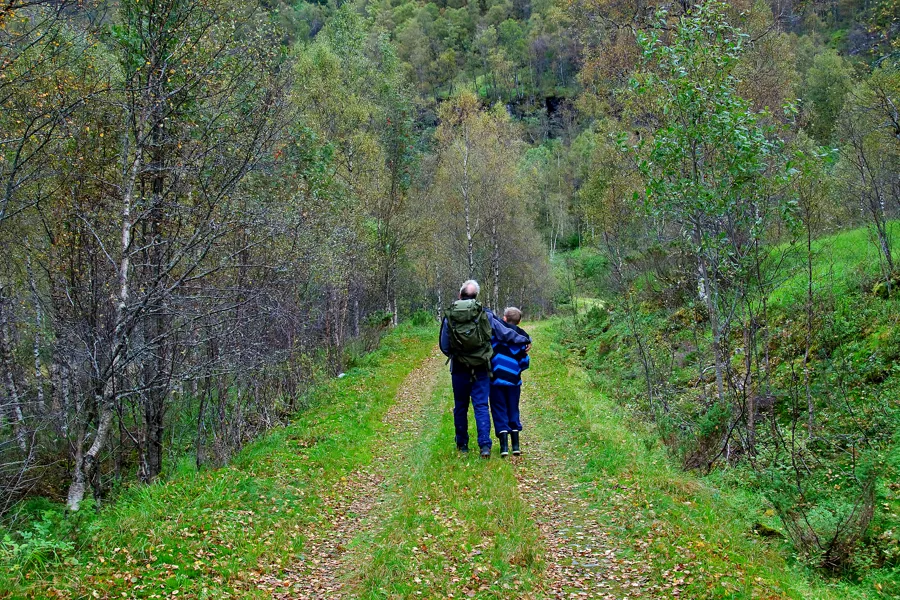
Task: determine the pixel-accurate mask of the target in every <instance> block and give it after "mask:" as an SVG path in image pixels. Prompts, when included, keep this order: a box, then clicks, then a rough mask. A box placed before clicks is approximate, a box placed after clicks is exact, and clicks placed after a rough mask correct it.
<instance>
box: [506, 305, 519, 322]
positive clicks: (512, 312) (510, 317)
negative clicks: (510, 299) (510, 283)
mask: <svg viewBox="0 0 900 600" xmlns="http://www.w3.org/2000/svg"><path fill="white" fill-rule="evenodd" d="M503 318H504V319H506V322H507V323H512V324H513V325H518V324H519V323H521V322H522V311H521V310H519V309H518V308H516V307H515V306H510V307H509V308H506V309H505V310H504V311H503Z"/></svg>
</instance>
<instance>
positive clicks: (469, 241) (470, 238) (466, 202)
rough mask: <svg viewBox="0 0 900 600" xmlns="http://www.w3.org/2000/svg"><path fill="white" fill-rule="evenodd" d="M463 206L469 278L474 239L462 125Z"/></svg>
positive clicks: (466, 139) (472, 270)
mask: <svg viewBox="0 0 900 600" xmlns="http://www.w3.org/2000/svg"><path fill="white" fill-rule="evenodd" d="M463 134H464V150H463V182H462V193H463V208H464V212H465V221H466V258H467V259H468V261H469V279H472V278H474V277H475V239H474V235H473V232H472V207H471V202H472V201H471V198H470V197H469V196H470V193H469V192H470V189H469V126H468V125H463Z"/></svg>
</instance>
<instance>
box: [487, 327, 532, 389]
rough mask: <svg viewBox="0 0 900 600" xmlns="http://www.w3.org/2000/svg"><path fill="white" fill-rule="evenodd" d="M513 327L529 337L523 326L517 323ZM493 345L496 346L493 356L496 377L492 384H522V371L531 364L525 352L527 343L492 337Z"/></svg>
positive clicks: (492, 361)
mask: <svg viewBox="0 0 900 600" xmlns="http://www.w3.org/2000/svg"><path fill="white" fill-rule="evenodd" d="M511 327H512V329H513V330H514V331H515V332H516V333H518V334H519V335H522V336H525V337H528V334H527V333H525V330H524V329H522V328H521V327H518V326H516V325H512V326H511ZM529 339H530V338H529ZM491 345H492V346H494V356H493V358H491V368H492V369H493V370H494V378H493V381H492V382H491V385H522V371H524V370H525V369H527V368H528V367H529V365H530V364H531V359H530V358H529V357H528V353H527V352H525V346H526V344H517V343H515V342H501V341H500V340H499V339H496V338H494V339H491Z"/></svg>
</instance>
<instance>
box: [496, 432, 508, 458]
mask: <svg viewBox="0 0 900 600" xmlns="http://www.w3.org/2000/svg"><path fill="white" fill-rule="evenodd" d="M508 437H509V434H508V433H507V432H505V431H501V432H500V433H498V434H497V438H498V439H499V440H500V458H506V457H507V456H509V443H508V439H507V438H508Z"/></svg>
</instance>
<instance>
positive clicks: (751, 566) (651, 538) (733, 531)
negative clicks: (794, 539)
mask: <svg viewBox="0 0 900 600" xmlns="http://www.w3.org/2000/svg"><path fill="white" fill-rule="evenodd" d="M533 334H534V338H535V345H534V349H533V351H532V356H533V363H534V368H533V370H532V371H530V372H529V374H528V379H529V380H530V383H529V385H531V386H533V387H532V391H531V392H530V393H529V396H530V397H531V398H534V401H533V402H532V403H531V404H530V405H529V406H528V407H527V408H525V407H523V419H527V418H529V416H530V417H531V420H532V421H533V422H534V423H535V425H536V427H537V429H538V433H539V435H541V436H542V437H544V438H545V439H553V440H556V444H557V449H558V452H559V453H560V455H561V457H562V458H563V459H564V461H565V464H566V465H567V467H566V468H567V471H568V473H567V475H568V476H569V477H571V478H573V479H575V480H577V481H578V483H579V486H578V488H579V489H580V490H581V491H580V493H581V494H582V495H583V496H584V498H585V499H587V500H588V501H589V502H590V503H591V505H592V506H593V507H595V508H596V509H597V510H598V511H600V513H601V514H605V515H606V519H607V525H608V533H609V534H610V536H611V537H612V538H614V539H616V540H617V541H618V543H617V547H618V548H620V549H621V550H622V559H623V560H631V561H634V563H635V564H641V565H642V566H643V567H644V568H643V569H642V570H643V571H644V575H645V577H646V578H647V580H646V581H645V582H643V583H642V584H641V589H642V590H645V591H647V592H649V593H650V594H651V595H652V596H653V597H684V598H823V599H825V598H863V597H867V596H866V593H865V592H864V591H863V590H861V589H860V588H858V587H855V586H852V585H849V584H846V583H843V582H835V583H834V584H830V583H829V582H825V581H821V580H814V579H811V577H812V575H811V573H809V572H807V571H805V570H804V569H802V568H800V567H799V566H792V565H789V564H788V563H787V562H786V560H785V558H784V555H783V553H782V550H783V547H782V546H781V544H780V543H779V542H777V541H773V542H769V541H766V540H764V539H763V538H760V537H759V536H757V535H756V534H755V533H753V526H754V523H755V522H756V518H757V516H758V515H759V513H761V512H762V511H763V510H764V508H763V507H762V506H761V505H759V504H755V503H754V500H753V499H752V498H750V497H748V496H737V495H735V494H732V493H730V492H727V491H723V490H720V489H716V488H715V487H713V486H711V485H710V484H709V483H708V482H705V481H704V480H702V479H699V478H697V477H695V476H693V475H692V474H690V473H686V472H684V471H682V470H681V469H679V468H677V467H676V466H674V465H673V464H672V463H671V461H670V459H669V458H668V457H667V456H666V454H665V451H664V450H663V449H662V448H661V447H660V445H659V443H658V442H657V437H656V435H655V434H654V433H653V432H652V431H650V430H649V429H646V428H644V427H643V426H642V425H640V424H638V423H633V422H630V421H629V420H628V418H627V417H626V416H625V414H624V413H623V411H622V410H621V409H620V408H619V407H617V406H616V405H615V404H614V403H613V402H611V401H610V400H609V399H608V398H606V397H605V396H604V395H603V394H601V393H600V392H599V391H598V390H597V389H596V388H595V387H594V386H592V385H591V383H590V382H589V380H588V377H587V375H586V374H585V372H584V371H583V370H582V369H581V368H579V367H577V366H575V364H574V359H570V357H569V355H568V354H567V353H566V352H565V349H564V348H562V347H561V346H559V345H558V344H556V343H555V342H553V341H552V340H553V339H554V337H555V325H554V322H549V323H547V322H545V323H542V324H539V325H537V326H534V327H533ZM526 411H528V412H530V413H531V414H530V415H529V414H528V412H526ZM647 566H649V567H650V568H649V569H647V568H646V567H647Z"/></svg>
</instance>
